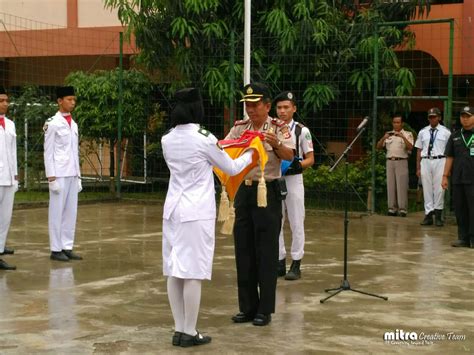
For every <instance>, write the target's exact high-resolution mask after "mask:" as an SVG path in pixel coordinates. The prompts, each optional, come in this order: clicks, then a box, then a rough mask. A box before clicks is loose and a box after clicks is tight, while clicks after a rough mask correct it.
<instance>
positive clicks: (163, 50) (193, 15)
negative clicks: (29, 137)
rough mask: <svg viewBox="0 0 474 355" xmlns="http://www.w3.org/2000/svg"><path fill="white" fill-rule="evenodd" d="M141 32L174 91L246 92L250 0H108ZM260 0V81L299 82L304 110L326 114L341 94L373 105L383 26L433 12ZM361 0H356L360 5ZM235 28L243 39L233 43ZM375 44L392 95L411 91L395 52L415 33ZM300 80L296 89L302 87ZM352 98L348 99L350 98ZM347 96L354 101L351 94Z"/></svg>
mask: <svg viewBox="0 0 474 355" xmlns="http://www.w3.org/2000/svg"><path fill="white" fill-rule="evenodd" d="M104 2H105V5H106V6H107V7H109V8H117V9H118V13H119V18H120V20H121V22H122V23H123V24H124V25H127V26H128V30H129V33H133V34H134V35H135V37H136V44H137V46H138V47H139V48H140V50H141V52H140V56H139V60H140V61H141V62H142V63H143V64H145V65H146V66H147V67H148V68H149V69H158V70H159V71H160V73H161V76H162V78H164V80H163V81H166V82H168V83H169V89H170V90H174V89H175V88H176V87H177V86H184V85H188V84H194V85H201V86H202V87H203V89H205V91H206V92H207V94H208V96H209V98H210V99H211V100H212V101H216V102H218V103H224V104H229V103H230V102H232V101H233V100H234V98H235V96H236V95H237V94H238V89H233V86H232V82H231V80H230V79H229V78H231V77H235V78H240V77H242V68H243V63H242V59H241V57H238V58H239V59H238V60H236V61H235V63H232V61H231V60H229V58H230V56H231V55H230V53H231V52H232V51H233V48H234V47H235V48H236V50H235V52H236V53H243V50H242V47H243V18H244V2H243V1H242V0H240V1H230V0H221V1H219V0H104ZM355 3H356V2H354V1H349V0H262V1H253V2H252V54H251V55H252V62H253V63H254V65H253V68H252V79H253V80H263V81H266V82H268V83H270V84H271V86H273V87H274V88H277V89H279V88H281V87H285V85H284V84H286V85H288V83H292V85H293V88H294V89H293V90H298V91H299V92H301V93H302V94H303V95H302V96H303V97H304V103H305V104H304V109H305V110H307V111H309V112H318V111H321V110H322V109H323V108H325V107H328V105H330V104H331V103H334V102H337V101H338V100H340V99H341V98H344V99H345V100H346V101H351V102H354V105H364V104H365V105H367V102H365V103H364V100H363V98H364V97H367V96H369V97H370V94H369V93H370V92H371V90H372V85H371V83H372V78H373V75H374V70H373V67H372V65H371V61H372V56H373V53H374V48H375V45H376V37H375V36H374V32H375V26H376V24H377V23H379V22H385V21H394V20H408V19H410V18H413V17H414V16H415V15H416V14H417V13H418V14H419V15H423V14H424V12H425V11H429V7H430V6H429V5H430V4H429V0H392V1H386V0H372V1H364V6H358V5H356V4H355ZM357 3H358V2H357ZM232 34H234V36H235V42H232V41H231V38H233V37H232ZM379 35H380V37H379V38H378V40H377V44H378V46H379V50H380V58H381V67H380V73H379V76H380V78H381V80H382V81H383V82H386V83H387V84H386V85H385V86H384V87H385V89H386V90H387V91H390V92H386V93H385V94H386V95H407V94H410V93H411V90H412V89H413V87H414V85H415V80H414V75H413V72H412V71H411V70H409V69H407V68H403V67H401V66H400V64H399V62H398V59H397V56H396V54H395V48H396V47H397V46H400V45H403V44H405V45H406V44H409V43H410V42H412V41H413V37H412V35H411V33H410V32H409V31H407V30H406V28H405V27H404V26H397V27H384V28H382V29H381V30H380V33H379ZM295 86H296V87H295ZM348 95H349V96H350V97H348ZM348 99H349V100H348Z"/></svg>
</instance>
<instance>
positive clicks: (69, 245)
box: [43, 86, 82, 261]
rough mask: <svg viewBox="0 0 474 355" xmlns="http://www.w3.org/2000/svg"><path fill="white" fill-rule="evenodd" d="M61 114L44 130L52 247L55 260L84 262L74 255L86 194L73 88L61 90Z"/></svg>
mask: <svg viewBox="0 0 474 355" xmlns="http://www.w3.org/2000/svg"><path fill="white" fill-rule="evenodd" d="M56 94H57V103H58V107H59V110H58V112H57V113H56V114H55V115H54V116H53V117H51V118H49V119H48V120H47V121H46V123H45V124H44V126H43V130H44V166H45V173H46V177H47V178H48V184H49V211H48V227H49V243H50V249H51V256H50V258H51V260H57V261H69V260H82V257H81V256H79V255H78V254H76V253H75V252H73V247H74V236H75V232H76V218H77V200H78V198H77V197H78V196H77V195H78V193H79V192H80V191H81V190H82V184H81V171H80V167H79V130H78V127H77V124H76V122H75V121H74V120H73V119H72V116H71V112H72V111H73V110H74V107H75V106H76V96H75V92H74V88H73V87H72V86H64V87H59V88H58V89H57V92H56Z"/></svg>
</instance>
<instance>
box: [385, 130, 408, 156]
mask: <svg viewBox="0 0 474 355" xmlns="http://www.w3.org/2000/svg"><path fill="white" fill-rule="evenodd" d="M400 133H401V134H403V135H404V136H405V138H406V139H407V141H409V142H410V143H411V144H413V134H412V133H411V132H408V131H405V130H404V129H402V130H401V131H400ZM384 146H385V148H386V149H387V158H408V150H407V146H406V144H405V141H404V140H403V138H402V137H396V136H390V137H388V138H387V139H386V140H385V142H384Z"/></svg>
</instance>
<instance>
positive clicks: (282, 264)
mask: <svg viewBox="0 0 474 355" xmlns="http://www.w3.org/2000/svg"><path fill="white" fill-rule="evenodd" d="M285 275H286V259H281V260H278V277H281V276H285Z"/></svg>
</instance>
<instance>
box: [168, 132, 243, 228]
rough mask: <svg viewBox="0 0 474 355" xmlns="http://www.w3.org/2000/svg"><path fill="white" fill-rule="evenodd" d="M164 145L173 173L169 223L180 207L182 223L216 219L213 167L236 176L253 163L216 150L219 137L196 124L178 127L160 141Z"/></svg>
mask: <svg viewBox="0 0 474 355" xmlns="http://www.w3.org/2000/svg"><path fill="white" fill-rule="evenodd" d="M200 132H201V133H200ZM161 145H162V149H163V156H164V158H165V160H166V164H167V165H168V168H169V170H170V173H171V174H170V181H169V185H168V192H167V194H166V200H165V205H164V207H163V218H164V219H170V216H171V214H172V213H173V212H174V211H175V209H176V207H177V206H178V205H179V209H178V210H177V211H179V213H180V215H179V216H178V217H177V218H178V220H179V221H180V222H189V221H197V220H204V219H214V218H216V201H215V188H214V176H213V172H212V166H217V167H218V168H220V169H221V170H223V171H224V172H225V173H227V174H229V175H236V174H238V173H239V172H240V171H242V170H243V169H244V168H245V167H246V166H247V165H248V164H249V163H250V162H251V159H252V155H251V154H244V155H243V156H242V157H241V158H239V159H236V160H232V159H231V158H230V157H229V156H228V155H227V153H226V152H224V151H223V150H222V149H220V148H219V147H218V146H217V138H216V137H214V136H213V135H212V134H211V133H209V132H208V131H206V130H203V129H200V128H199V125H198V124H194V123H189V124H183V125H178V126H176V127H175V128H174V129H172V130H171V131H170V132H169V133H168V134H165V135H164V136H163V138H161Z"/></svg>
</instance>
